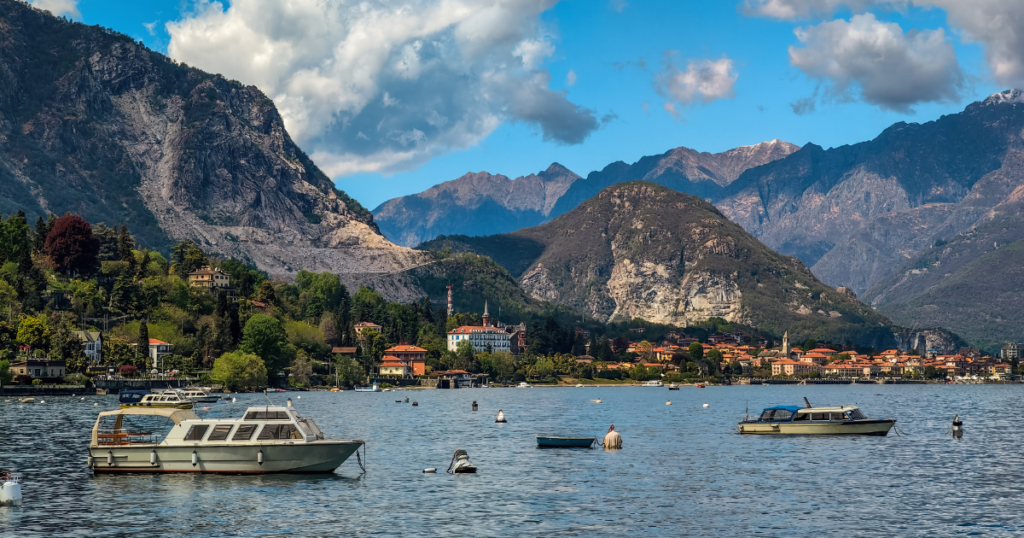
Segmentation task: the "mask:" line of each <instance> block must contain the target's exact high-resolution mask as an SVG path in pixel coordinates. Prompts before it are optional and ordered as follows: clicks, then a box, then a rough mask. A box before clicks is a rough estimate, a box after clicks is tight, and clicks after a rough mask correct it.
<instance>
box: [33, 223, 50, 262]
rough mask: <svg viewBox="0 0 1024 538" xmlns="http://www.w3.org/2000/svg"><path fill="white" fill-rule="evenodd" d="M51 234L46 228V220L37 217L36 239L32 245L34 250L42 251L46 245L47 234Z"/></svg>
mask: <svg viewBox="0 0 1024 538" xmlns="http://www.w3.org/2000/svg"><path fill="white" fill-rule="evenodd" d="M49 234H50V232H49V230H47V229H46V221H45V220H43V217H42V216H40V217H39V218H38V219H36V234H35V237H34V238H33V239H34V240H35V241H34V243H33V245H32V250H34V251H35V252H37V253H39V252H42V251H43V246H44V245H46V236H47V235H49Z"/></svg>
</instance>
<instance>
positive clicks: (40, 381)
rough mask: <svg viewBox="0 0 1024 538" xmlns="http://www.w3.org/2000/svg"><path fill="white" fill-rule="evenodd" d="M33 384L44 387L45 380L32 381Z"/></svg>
mask: <svg viewBox="0 0 1024 538" xmlns="http://www.w3.org/2000/svg"><path fill="white" fill-rule="evenodd" d="M32 384H33V385H42V384H43V380H42V379H33V380H32Z"/></svg>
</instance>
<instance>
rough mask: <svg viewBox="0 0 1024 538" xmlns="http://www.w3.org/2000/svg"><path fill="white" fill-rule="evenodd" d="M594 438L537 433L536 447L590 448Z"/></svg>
mask: <svg viewBox="0 0 1024 538" xmlns="http://www.w3.org/2000/svg"><path fill="white" fill-rule="evenodd" d="M596 440H597V438H596V437H560V436H554V435H538V436H537V448H590V447H591V446H593V445H594V441H596Z"/></svg>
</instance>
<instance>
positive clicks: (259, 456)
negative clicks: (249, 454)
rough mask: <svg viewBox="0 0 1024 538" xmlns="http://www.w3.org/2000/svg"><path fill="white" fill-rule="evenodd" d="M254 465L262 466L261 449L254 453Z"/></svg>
mask: <svg viewBox="0 0 1024 538" xmlns="http://www.w3.org/2000/svg"><path fill="white" fill-rule="evenodd" d="M256 463H258V464H260V465H263V449H262V448H261V449H260V451H259V452H257V453H256Z"/></svg>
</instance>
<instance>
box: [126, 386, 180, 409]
mask: <svg viewBox="0 0 1024 538" xmlns="http://www.w3.org/2000/svg"><path fill="white" fill-rule="evenodd" d="M143 392H145V393H143ZM125 393H128V394H125ZM140 393H143V394H141V398H138V397H139V396H140ZM125 398H128V399H130V400H131V401H127V402H126V401H124V399H125ZM136 398H138V399H136ZM119 399H120V400H121V402H120V403H121V407H122V408H126V407H168V408H174V409H192V406H193V403H192V400H189V399H188V398H186V397H185V396H184V395H183V394H182V393H181V392H180V391H171V390H169V391H166V392H159V393H152V394H150V393H148V391H122V392H121V396H120V398H119Z"/></svg>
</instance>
